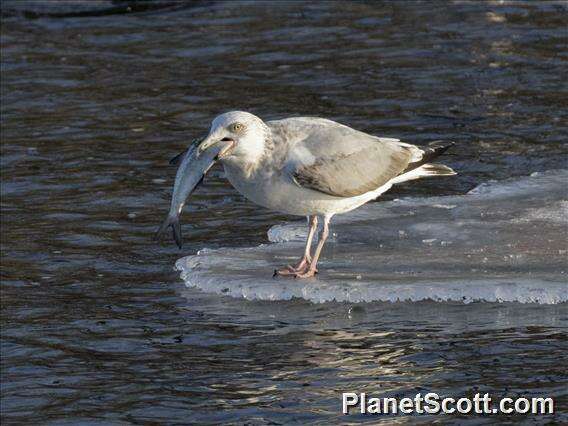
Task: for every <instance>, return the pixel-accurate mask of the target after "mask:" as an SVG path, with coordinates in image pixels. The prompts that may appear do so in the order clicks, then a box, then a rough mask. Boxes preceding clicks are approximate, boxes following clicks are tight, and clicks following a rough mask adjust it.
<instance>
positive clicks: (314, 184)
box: [268, 117, 422, 197]
mask: <svg viewBox="0 0 568 426" xmlns="http://www.w3.org/2000/svg"><path fill="white" fill-rule="evenodd" d="M268 124H269V126H270V127H271V130H272V133H273V136H275V137H276V138H278V137H279V138H281V139H286V142H285V143H284V144H285V145H286V150H287V154H286V159H285V163H284V169H285V170H286V172H287V173H289V174H290V176H291V177H292V179H293V180H294V182H296V184H298V185H299V186H302V187H305V188H310V189H313V190H316V191H320V192H323V193H325V194H329V195H333V196H336V197H354V196H357V195H362V194H364V193H366V192H369V191H373V190H375V189H378V188H380V187H381V186H383V185H384V184H385V183H387V182H388V181H390V180H391V179H393V178H395V177H396V176H398V175H399V174H400V173H401V172H403V171H404V170H405V169H406V168H407V166H408V165H409V164H410V163H411V162H413V161H416V160H417V159H418V158H420V157H421V153H422V151H421V150H419V149H418V148H417V147H415V146H413V145H409V144H405V143H402V142H400V141H399V140H398V139H390V138H378V137H375V136H372V135H368V134H366V133H363V132H359V131H357V130H354V129H352V128H350V127H347V126H344V125H342V124H339V123H336V122H333V121H330V120H325V119H320V118H311V117H305V118H304V117H299V118H291V119H286V120H279V121H274V122H270V123H268Z"/></svg>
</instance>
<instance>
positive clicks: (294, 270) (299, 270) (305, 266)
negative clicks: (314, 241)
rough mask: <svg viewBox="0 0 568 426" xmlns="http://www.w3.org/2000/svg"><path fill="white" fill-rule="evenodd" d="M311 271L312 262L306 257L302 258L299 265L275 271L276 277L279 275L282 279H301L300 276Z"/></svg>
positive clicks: (287, 266)
mask: <svg viewBox="0 0 568 426" xmlns="http://www.w3.org/2000/svg"><path fill="white" fill-rule="evenodd" d="M309 269H310V260H309V259H308V258H306V257H302V259H301V260H300V262H298V264H297V265H294V266H292V265H286V266H285V267H284V268H281V269H275V270H274V275H273V276H274V277H275V276H277V275H279V276H282V277H290V276H292V277H294V278H297V277H300V275H302V274H305V273H306V272H307V271H308V270H309Z"/></svg>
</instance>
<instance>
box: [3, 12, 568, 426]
mask: <svg viewBox="0 0 568 426" xmlns="http://www.w3.org/2000/svg"><path fill="white" fill-rule="evenodd" d="M129 4H130V3H129ZM131 4H132V5H133V6H132V7H131V11H130V12H128V13H122V12H125V11H126V10H125V6H124V5H125V3H124V2H122V3H121V2H114V3H110V2H105V1H99V2H92V3H89V4H86V3H81V4H77V3H73V2H67V3H61V2H44V3H38V2H15V1H5V2H3V3H2V26H1V47H2V81H1V100H2V102H1V113H2V115H1V129H2V135H1V139H2V152H1V154H2V159H1V167H2V169H1V171H2V286H1V292H2V293H1V297H2V299H1V304H2V319H1V332H2V353H1V355H2V359H1V362H2V364H1V365H2V375H1V379H2V380H1V386H2V400H1V414H2V419H3V422H5V423H6V424H9V423H22V424H38V423H54V424H65V423H68V424H97V423H101V424H112V423H114V424H116V423H122V424H124V423H137V424H151V423H155V422H165V423H176V424H177V423H211V424H214V423H223V422H232V423H237V424H241V423H252V424H283V423H298V424H305V423H307V422H319V423H322V424H325V423H329V422H338V421H347V420H353V421H365V420H367V421H384V422H385V423H391V422H393V420H395V419H392V418H391V419H381V418H379V419H364V418H358V417H353V418H346V417H343V416H342V415H341V414H340V392H341V391H367V392H371V393H374V394H376V395H389V396H392V395H398V396H412V395H414V394H415V393H417V392H420V391H422V392H425V391H432V392H438V393H440V394H444V395H448V396H458V397H459V396H463V395H469V394H471V393H473V392H476V391H478V390H479V391H481V392H489V393H491V394H492V395H494V396H496V397H499V396H512V397H515V396H518V395H524V396H552V397H555V398H556V399H557V411H558V414H557V415H556V416H549V417H548V418H546V419H544V418H536V417H528V418H522V417H519V416H516V417H508V418H506V417H503V418H499V421H503V422H511V423H513V422H517V421H519V420H523V419H525V420H526V419H528V420H530V421H535V422H542V421H544V420H556V421H562V420H563V421H568V417H567V415H566V409H567V407H568V404H567V402H566V386H567V377H566V371H567V368H566V367H567V359H566V358H567V357H566V353H567V352H566V349H568V348H567V346H568V345H566V325H567V317H568V313H567V310H566V306H565V305H557V306H544V305H542V306H538V305H525V306H523V305H518V304H488V303H476V304H471V305H460V304H442V303H426V302H422V303H415V304H402V303H399V304H367V305H347V304H324V305H313V304H309V303H307V302H301V301H292V302H274V303H267V302H247V301H242V300H236V299H230V298H223V297H219V296H215V295H208V294H204V293H201V292H199V291H197V290H190V289H186V288H185V287H184V286H183V283H182V282H181V281H180V280H179V278H178V276H177V274H176V273H175V272H173V271H172V266H173V264H174V262H175V260H176V259H177V258H179V257H181V256H182V255H185V254H189V253H193V252H195V250H197V249H199V248H201V247H203V246H208V247H221V246H251V245H256V244H259V243H261V242H265V241H266V230H267V229H268V228H269V227H270V226H271V225H273V224H275V223H278V222H281V221H283V220H288V219H290V218H288V217H285V216H282V215H278V214H276V213H272V212H269V211H266V210H263V209H261V208H259V207H256V206H254V205H252V204H251V203H249V202H247V201H246V200H245V199H244V198H243V197H242V196H240V195H239V194H238V193H236V191H234V190H233V189H232V188H231V187H230V186H229V185H228V183H226V182H225V181H224V180H223V179H222V177H221V171H220V170H218V169H216V170H215V171H214V173H212V175H211V177H210V178H208V179H207V180H206V184H205V185H204V186H203V187H202V188H201V189H200V190H199V191H198V192H197V193H196V194H195V196H194V197H193V199H192V202H191V203H190V205H189V206H188V207H187V209H186V214H185V216H184V219H185V225H184V231H185V235H186V238H185V240H186V246H185V247H184V249H183V251H181V252H180V251H179V250H177V248H175V246H174V245H173V244H167V245H163V246H160V245H157V244H156V243H155V242H153V241H152V239H151V237H152V233H153V232H154V230H155V229H156V226H157V224H158V223H159V222H160V221H161V220H162V218H163V215H164V214H165V212H166V210H167V203H168V200H167V199H168V196H169V193H170V187H171V183H172V179H173V175H174V173H175V170H174V169H173V168H172V167H171V166H168V164H167V161H168V159H169V158H170V157H172V156H173V155H175V154H177V153H178V152H179V151H180V150H182V149H183V148H184V146H185V145H186V144H187V142H188V141H189V140H191V139H193V138H195V137H196V136H199V135H201V134H203V132H205V131H206V130H207V128H208V125H209V122H210V120H211V119H212V118H213V117H214V116H215V115H216V114H218V113H220V112H223V111H227V110H231V109H242V110H248V111H251V112H254V113H256V114H258V115H260V116H261V117H262V118H265V119H272V118H277V117H284V116H289V115H318V116H324V117H327V118H331V119H335V120H338V121H340V122H343V123H346V124H349V125H352V126H354V127H356V128H358V129H361V130H365V131H368V132H373V133H376V134H380V135H384V136H391V137H400V138H401V139H404V140H406V141H408V142H412V143H418V144H420V143H425V142H428V141H431V140H435V139H450V140H454V141H456V142H457V143H458V146H457V147H456V148H455V149H454V150H453V152H452V153H451V154H449V155H448V156H447V158H446V160H447V161H446V162H447V164H449V165H451V166H452V167H453V168H455V169H456V170H458V171H459V173H460V175H459V176H458V177H456V178H455V179H441V180H431V181H427V182H417V183H416V182H415V183H411V184H408V185H406V186H401V187H400V188H397V189H396V190H393V191H392V192H391V193H390V194H389V195H388V197H387V198H392V197H400V196H409V195H410V196H422V195H443V194H461V193H464V192H466V191H467V190H469V189H471V188H472V187H474V186H476V185H477V184H479V183H482V182H485V181H487V180H489V179H503V178H507V177H511V176H522V175H527V174H529V173H531V172H534V171H543V170H548V169H555V168H565V167H566V158H567V157H566V150H565V147H566V145H565V141H566V139H567V136H568V113H567V109H566V106H567V101H566V99H567V97H566V95H567V94H566V82H565V79H566V71H567V69H566V60H567V56H566V36H567V34H566V32H567V30H566V28H567V25H568V10H567V7H566V3H562V2H553V3H549V2H531V3H521V2H485V3H481V2H480V3H476V2H465V1H464V2H440V3H431V2H393V3H386V4H384V3H380V4H376V3H372V2H359V3H331V2H326V3H314V4H309V5H303V4H301V3H292V2H290V3H286V2H279V3H262V2H261V3H253V2H245V3H237V2H228V3H224V2H218V3H205V2H195V3H191V4H187V3H184V4H182V3H173V2H169V3H162V4H155V3H147V2H144V3H143V2H139V3H131ZM150 4H153V5H157V6H159V7H150V6H148V5H150ZM141 5H143V6H141ZM268 273H269V271H268ZM228 284H229V285H230V278H228ZM397 420H398V421H400V422H407V421H408V419H403V418H399V419H397ZM436 420H439V421H445V422H448V421H450V422H454V423H456V424H461V423H463V422H464V421H467V420H469V421H471V422H472V423H491V422H492V421H494V419H491V418H473V417H469V418H461V419H460V418H457V417H449V418H443V417H438V418H433V417H414V418H412V420H410V421H409V422H410V423H428V422H432V421H436Z"/></svg>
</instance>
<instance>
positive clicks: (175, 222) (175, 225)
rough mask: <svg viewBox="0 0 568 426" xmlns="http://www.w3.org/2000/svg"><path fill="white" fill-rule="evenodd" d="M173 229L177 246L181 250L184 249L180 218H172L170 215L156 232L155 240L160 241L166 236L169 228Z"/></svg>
mask: <svg viewBox="0 0 568 426" xmlns="http://www.w3.org/2000/svg"><path fill="white" fill-rule="evenodd" d="M170 227H171V228H172V235H173V237H174V241H175V242H176V244H177V246H178V247H179V248H180V249H181V248H182V245H183V244H182V239H181V225H180V223H179V216H178V215H176V216H171V215H168V217H167V218H166V220H164V222H163V223H162V225H160V227H159V228H158V230H157V231H156V235H155V236H154V238H155V239H156V240H158V241H160V240H161V239H162V238H163V237H164V235H165V234H166V232H167V230H168V228H170Z"/></svg>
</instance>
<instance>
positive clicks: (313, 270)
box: [294, 216, 331, 278]
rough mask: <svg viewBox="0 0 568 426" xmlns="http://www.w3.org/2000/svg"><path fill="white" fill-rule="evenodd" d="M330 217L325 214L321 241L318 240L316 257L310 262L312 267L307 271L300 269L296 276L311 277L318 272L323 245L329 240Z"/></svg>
mask: <svg viewBox="0 0 568 426" xmlns="http://www.w3.org/2000/svg"><path fill="white" fill-rule="evenodd" d="M330 219H331V217H330V216H324V218H323V229H322V230H321V233H320V236H319V241H318V245H317V247H316V252H315V253H314V258H313V259H312V261H311V262H310V267H309V268H308V269H307V270H306V271H298V272H297V273H296V274H294V276H295V277H296V278H309V277H313V276H314V275H315V274H317V272H318V270H317V264H318V260H319V257H320V255H321V250H322V248H323V245H324V244H325V240H327V237H328V236H329V221H330Z"/></svg>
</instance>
